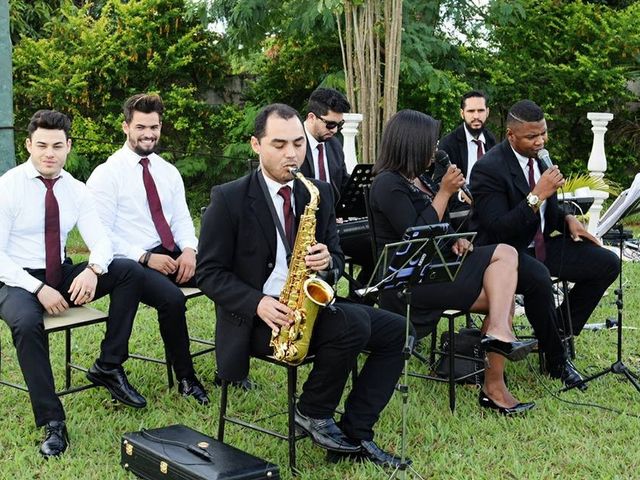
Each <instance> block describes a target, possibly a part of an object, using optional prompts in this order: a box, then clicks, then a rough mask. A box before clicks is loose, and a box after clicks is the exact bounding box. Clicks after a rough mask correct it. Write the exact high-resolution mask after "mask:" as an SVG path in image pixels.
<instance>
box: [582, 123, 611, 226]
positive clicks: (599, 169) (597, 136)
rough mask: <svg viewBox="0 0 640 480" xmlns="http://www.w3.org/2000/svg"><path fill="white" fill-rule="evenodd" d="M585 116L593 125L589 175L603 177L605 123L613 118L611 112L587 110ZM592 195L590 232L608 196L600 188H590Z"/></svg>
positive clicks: (605, 166) (598, 218)
mask: <svg viewBox="0 0 640 480" xmlns="http://www.w3.org/2000/svg"><path fill="white" fill-rule="evenodd" d="M587 118H588V119H589V120H591V124H592V125H593V127H592V128H591V131H592V132H593V146H592V147H591V155H590V156H589V163H588V164H587V168H588V169H589V175H590V176H592V177H596V178H603V177H604V172H606V171H607V157H606V156H605V153H604V134H605V132H606V131H607V124H608V123H609V122H610V121H611V120H612V119H613V114H612V113H604V112H589V113H587ZM591 195H592V196H593V198H594V200H593V205H592V206H591V208H590V209H589V226H588V230H589V232H590V233H592V234H595V233H596V229H597V227H598V222H599V221H600V215H601V213H602V203H603V202H604V201H605V200H606V199H607V198H608V197H609V194H608V193H607V192H603V191H600V190H591Z"/></svg>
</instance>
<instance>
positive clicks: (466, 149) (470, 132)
mask: <svg viewBox="0 0 640 480" xmlns="http://www.w3.org/2000/svg"><path fill="white" fill-rule="evenodd" d="M460 116H461V117H462V120H463V122H462V124H461V125H459V126H458V127H457V128H456V129H455V130H453V131H452V132H450V133H449V134H447V135H445V136H444V137H442V139H441V140H440V142H439V144H438V147H439V148H440V149H441V150H444V151H445V152H447V154H448V155H449V160H450V161H451V163H452V164H454V165H456V166H457V167H458V168H460V170H462V174H463V175H464V177H465V178H466V179H467V182H469V178H470V176H471V171H472V169H473V166H474V165H475V163H476V162H477V161H479V160H480V159H481V158H482V157H483V156H484V154H485V153H486V152H487V150H489V149H490V148H491V147H493V146H494V145H495V144H496V137H495V136H494V135H493V133H491V132H490V131H489V129H487V128H486V127H485V124H486V123H487V118H488V117H489V107H488V106H487V96H486V95H485V94H484V93H483V92H480V91H478V90H472V91H470V92H467V93H465V94H464V95H463V96H462V100H461V101H460ZM446 171H447V169H446V167H445V165H441V164H440V163H438V162H435V165H434V173H433V179H434V181H436V182H437V183H440V180H442V177H443V176H444V174H445V173H446ZM470 202H471V200H469V199H465V198H464V196H463V193H462V192H459V193H458V195H456V196H454V197H451V201H450V202H449V212H450V215H451V223H452V225H453V226H454V227H456V228H458V227H459V226H460V225H461V224H462V223H463V222H465V221H467V220H468V217H469V215H470V209H469V203H470ZM467 229H470V230H474V229H475V226H472V225H467Z"/></svg>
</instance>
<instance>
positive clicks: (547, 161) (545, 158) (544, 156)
mask: <svg viewBox="0 0 640 480" xmlns="http://www.w3.org/2000/svg"><path fill="white" fill-rule="evenodd" d="M538 159H539V160H541V161H542V163H544V165H545V167H547V168H551V166H552V165H553V162H552V161H551V157H550V156H549V151H548V150H547V149H546V148H543V149H541V150H538Z"/></svg>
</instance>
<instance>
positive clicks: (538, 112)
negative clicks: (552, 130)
mask: <svg viewBox="0 0 640 480" xmlns="http://www.w3.org/2000/svg"><path fill="white" fill-rule="evenodd" d="M543 119H544V111H543V110H542V108H540V106H539V105H538V104H536V103H535V102H532V101H531V100H520V101H519V102H516V103H514V104H513V105H512V106H511V108H510V109H509V113H508V114H507V127H508V126H510V125H513V124H514V123H525V122H527V123H528V122H539V121H540V120H543Z"/></svg>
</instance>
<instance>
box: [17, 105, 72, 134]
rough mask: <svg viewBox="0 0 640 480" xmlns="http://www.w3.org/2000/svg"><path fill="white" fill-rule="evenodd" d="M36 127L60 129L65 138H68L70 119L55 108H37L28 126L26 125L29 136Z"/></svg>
mask: <svg viewBox="0 0 640 480" xmlns="http://www.w3.org/2000/svg"><path fill="white" fill-rule="evenodd" d="M38 128H44V129H47V130H62V131H63V132H64V136H65V137H66V139H67V140H69V133H70V132H71V120H70V119H69V117H67V116H66V115H65V114H64V113H61V112H58V111H57V110H38V111H37V112H36V113H34V114H33V116H32V117H31V120H29V126H28V127H27V131H28V132H29V138H31V136H32V135H33V132H35V131H36V130H37V129H38Z"/></svg>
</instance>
